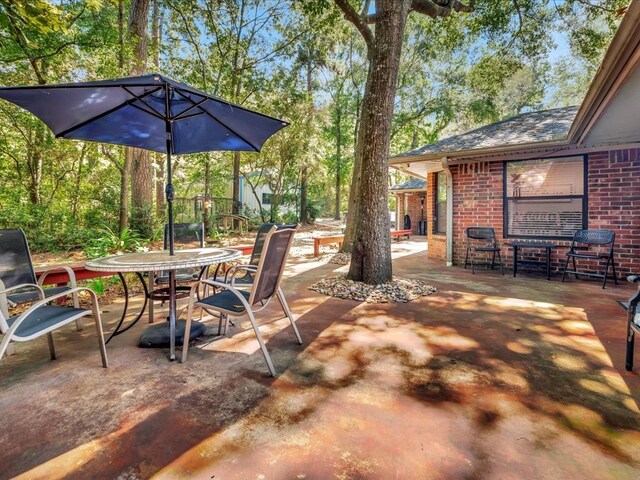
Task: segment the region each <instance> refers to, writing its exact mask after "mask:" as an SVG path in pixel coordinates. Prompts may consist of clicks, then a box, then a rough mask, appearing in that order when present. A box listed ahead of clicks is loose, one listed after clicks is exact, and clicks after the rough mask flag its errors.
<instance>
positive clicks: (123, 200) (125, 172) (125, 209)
mask: <svg viewBox="0 0 640 480" xmlns="http://www.w3.org/2000/svg"><path fill="white" fill-rule="evenodd" d="M130 150H131V149H129V148H127V149H125V151H124V163H123V164H122V170H120V215H119V218H118V231H119V232H120V233H122V231H123V230H124V229H125V228H127V225H129V184H130V183H131V154H130Z"/></svg>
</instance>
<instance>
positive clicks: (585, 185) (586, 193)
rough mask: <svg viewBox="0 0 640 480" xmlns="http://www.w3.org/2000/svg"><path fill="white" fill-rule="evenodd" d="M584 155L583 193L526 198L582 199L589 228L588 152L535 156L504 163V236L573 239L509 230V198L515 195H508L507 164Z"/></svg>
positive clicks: (586, 223)
mask: <svg viewBox="0 0 640 480" xmlns="http://www.w3.org/2000/svg"><path fill="white" fill-rule="evenodd" d="M576 157H582V165H583V167H582V181H583V189H582V195H546V196H542V195H537V196H531V197H519V198H526V199H527V200H565V199H582V229H584V230H586V229H587V228H589V201H588V200H589V161H588V155H587V154H576V155H562V156H557V157H533V158H526V159H518V160H507V161H504V162H503V163H502V231H503V232H504V238H525V239H532V240H571V238H572V236H573V235H569V236H558V235H513V234H511V233H510V232H509V230H508V228H509V200H513V198H514V197H509V196H507V166H508V164H510V163H518V162H528V161H532V160H562V159H564V158H576Z"/></svg>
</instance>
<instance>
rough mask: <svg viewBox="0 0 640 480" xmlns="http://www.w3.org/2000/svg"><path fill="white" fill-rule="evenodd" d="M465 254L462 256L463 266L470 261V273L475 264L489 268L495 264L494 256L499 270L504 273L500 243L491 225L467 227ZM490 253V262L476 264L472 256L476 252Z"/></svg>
mask: <svg viewBox="0 0 640 480" xmlns="http://www.w3.org/2000/svg"><path fill="white" fill-rule="evenodd" d="M466 246H467V254H466V256H465V258H464V268H465V269H466V268H467V265H468V264H469V263H471V273H474V274H475V273H476V272H475V266H476V265H486V266H490V267H491V270H493V267H494V266H495V264H496V256H497V257H498V262H499V264H500V271H501V272H502V275H504V263H502V256H501V255H500V244H499V243H498V240H497V239H496V232H495V230H494V229H493V228H492V227H469V228H467V236H466ZM478 253H480V254H482V255H483V256H484V254H492V256H491V263H488V261H487V263H483V264H476V263H475V261H474V257H475V256H476V254H478Z"/></svg>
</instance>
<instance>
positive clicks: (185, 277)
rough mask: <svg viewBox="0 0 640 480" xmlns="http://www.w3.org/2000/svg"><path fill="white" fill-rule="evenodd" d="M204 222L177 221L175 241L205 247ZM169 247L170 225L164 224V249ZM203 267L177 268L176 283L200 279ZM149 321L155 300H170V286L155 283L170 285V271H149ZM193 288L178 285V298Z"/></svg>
mask: <svg viewBox="0 0 640 480" xmlns="http://www.w3.org/2000/svg"><path fill="white" fill-rule="evenodd" d="M204 237H205V230H204V223H175V224H174V225H173V241H174V245H176V246H178V247H196V248H204V246H205V242H204ZM168 248H169V225H166V224H165V226H164V249H165V250H167V249H168ZM202 274H203V270H202V269H192V268H184V269H179V270H176V283H190V282H193V281H196V280H199V279H200V278H201V276H202ZM149 278H150V281H149V323H151V322H153V317H154V311H153V310H154V309H153V301H154V300H156V301H159V302H161V303H162V304H164V302H166V301H168V300H169V287H160V288H155V285H168V284H169V272H162V274H161V275H159V276H157V277H156V276H154V274H153V273H149ZM190 290H191V286H190V285H177V286H176V298H187V296H188V295H189V292H190Z"/></svg>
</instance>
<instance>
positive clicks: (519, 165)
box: [504, 156, 587, 238]
mask: <svg viewBox="0 0 640 480" xmlns="http://www.w3.org/2000/svg"><path fill="white" fill-rule="evenodd" d="M586 161H587V160H586V157H585V156H576V157H565V158H548V159H540V160H525V161H516V162H506V163H505V167H504V183H505V185H504V193H505V195H504V196H505V199H504V200H505V202H504V204H505V232H507V236H509V237H532V238H570V237H572V236H573V232H575V231H576V230H579V229H581V228H586V219H587V212H586V206H587V201H586V195H585V193H586V188H585V172H586Z"/></svg>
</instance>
